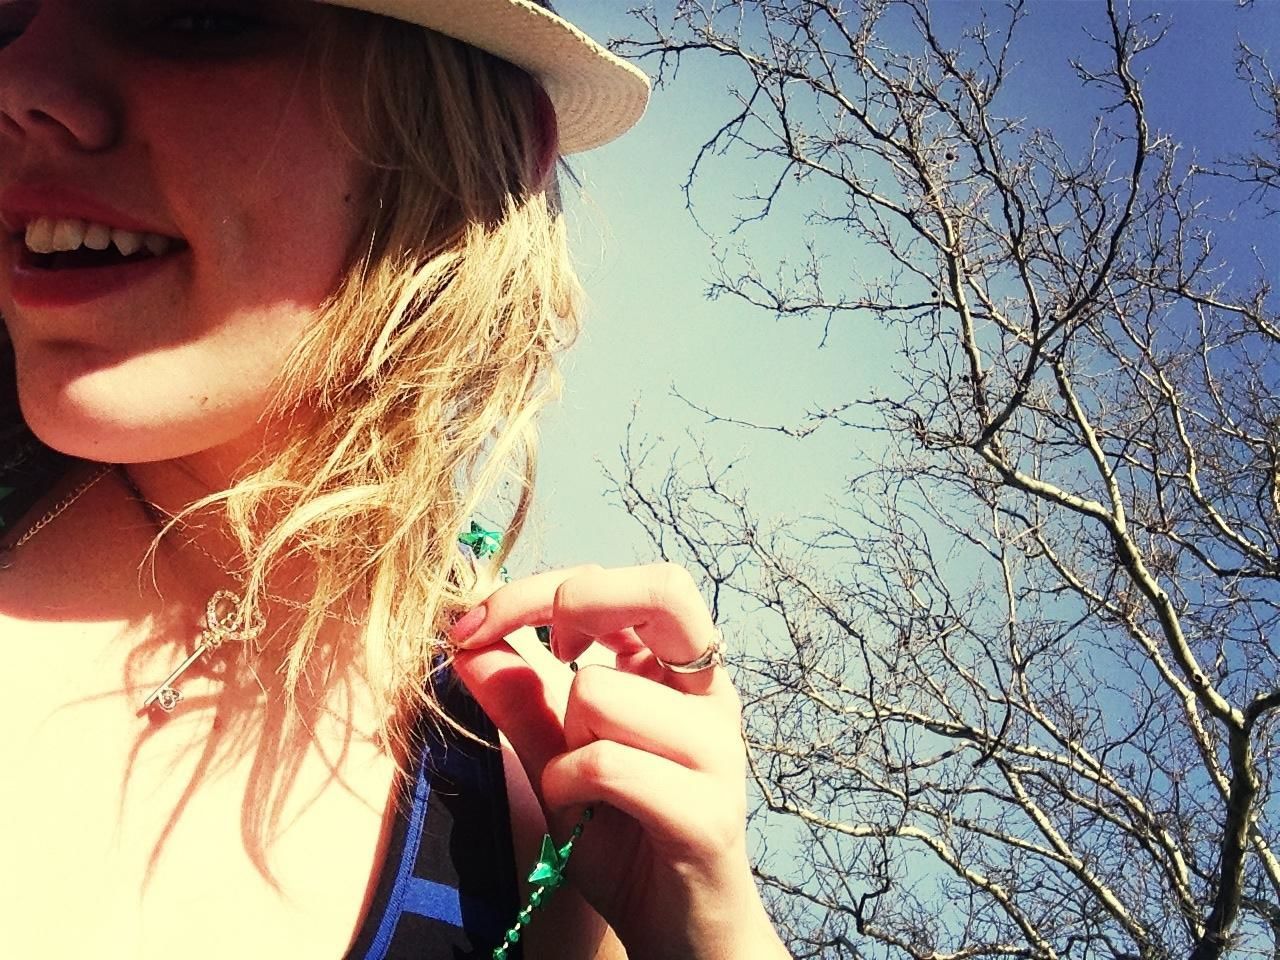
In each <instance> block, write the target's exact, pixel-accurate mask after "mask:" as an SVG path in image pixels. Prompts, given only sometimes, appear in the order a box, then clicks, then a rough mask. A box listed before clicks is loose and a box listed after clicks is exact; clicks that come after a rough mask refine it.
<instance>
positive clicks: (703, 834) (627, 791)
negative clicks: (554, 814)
mask: <svg viewBox="0 0 1280 960" xmlns="http://www.w3.org/2000/svg"><path fill="white" fill-rule="evenodd" d="M541 785H542V794H543V797H544V800H545V802H546V804H547V806H548V807H550V808H552V809H567V808H568V809H576V808H580V807H582V806H585V805H588V804H594V803H597V802H601V801H602V802H604V803H607V804H608V805H609V806H611V807H615V808H616V809H618V810H621V811H622V812H623V813H625V814H627V815H629V816H631V817H633V818H634V819H635V820H636V821H637V822H638V823H639V824H640V826H641V827H642V828H643V829H644V831H645V832H646V833H648V834H649V836H650V837H651V838H653V839H654V840H655V841H656V842H657V843H658V844H659V845H660V846H662V847H665V848H668V849H669V848H672V847H676V848H678V854H679V855H680V856H682V857H685V856H687V857H690V858H698V859H710V858H715V857H718V856H721V855H723V854H724V853H725V851H726V850H730V849H733V845H735V844H738V843H741V837H742V832H743V831H742V823H743V821H744V820H745V818H746V790H745V788H744V786H743V783H742V780H741V779H736V780H732V779H724V778H716V777H712V776H708V775H707V774H705V773H701V772H699V771H695V770H690V769H689V768H688V767H683V766H681V765H680V764H678V763H673V762H672V761H670V760H668V759H666V758H664V757H660V756H657V755H655V754H652V753H648V752H646V751H644V750H641V749H638V748H636V747H632V746H628V745H626V744H622V743H616V742H614V741H612V740H596V741H594V742H592V743H589V744H587V745H586V746H584V747H580V748H578V749H577V750H571V751H569V752H568V753H565V754H562V755H561V756H558V757H556V758H554V759H553V760H551V761H550V762H549V763H548V764H547V766H546V768H545V769H544V771H543V774H542V784H541ZM677 800H678V802H676V801H677Z"/></svg>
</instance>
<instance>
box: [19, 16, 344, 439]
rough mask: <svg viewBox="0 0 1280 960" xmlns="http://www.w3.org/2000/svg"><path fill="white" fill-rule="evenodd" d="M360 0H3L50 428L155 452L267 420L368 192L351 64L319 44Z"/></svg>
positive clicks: (26, 349)
mask: <svg viewBox="0 0 1280 960" xmlns="http://www.w3.org/2000/svg"><path fill="white" fill-rule="evenodd" d="M342 16H346V17H350V16H351V15H350V14H349V13H348V12H346V11H340V10H337V9H335V8H331V7H328V6H325V5H322V4H317V3H312V2H308V0H0V44H3V47H2V48H0V224H2V226H0V244H2V246H0V256H2V259H0V264H2V269H0V314H2V315H3V317H4V319H5V323H6V325H7V327H8V329H9V333H10V336H11V338H12V340H13V344H14V350H15V353H16V356H17V365H18V385H19V392H20V395H21V399H22V406H23V411H24V414H25V416H26V418H27V420H28V422H29V423H30V424H31V426H32V428H33V429H34V430H35V431H36V433H37V434H38V435H39V436H41V438H42V439H43V440H44V441H45V442H46V443H49V444H50V445H52V446H55V447H57V448H59V449H61V450H63V451H65V452H68V453H73V454H76V455H79V456H84V457H89V458H93V459H99V460H107V461H117V462H140V461H146V460H161V459H170V458H175V457H180V456H186V455H189V454H193V453H197V452H199V451H203V450H211V449H213V448H215V447H219V446H222V445H227V444H232V442H233V441H240V442H248V441H249V440H250V439H251V438H252V440H253V441H254V442H255V444H256V442H259V441H260V440H261V436H262V434H261V431H262V430H264V429H267V427H266V426H265V425H263V424H259V423H258V419H259V417H260V415H261V414H262V412H263V410H264V407H265V404H266V401H267V400H268V399H269V398H270V396H271V392H272V387H273V379H274V378H275V377H276V375H277V374H278V373H279V371H280V368H281V365H282V362H283V361H284V359H285V357H286V356H287V355H288V353H289V351H290V349H291V347H292V346H293V345H294V344H295V343H296V341H297V339H298V337H299V335H300V333H301V332H302V331H303V330H304V329H305V328H306V327H307V325H308V324H309V323H311V322H312V321H313V320H314V318H315V315H316V311H315V308H316V307H317V306H318V305H319V304H320V303H321V302H322V301H323V300H324V298H325V297H326V296H327V295H328V294H329V293H331V292H332V291H333V289H334V287H335V285H336V283H337V281H338V278H339V275H340V273H341V270H342V268H343V266H344V265H345V263H346V262H347V259H348V255H349V252H350V250H351V247H352V245H353V243H354V241H355V240H356V234H357V231H358V227H359V222H360V213H359V211H361V209H362V208H363V205H364V198H363V191H364V189H365V176H364V175H363V173H362V168H361V165H360V164H359V163H358V162H357V160H356V158H355V156H354V152H353V150H352V148H351V147H349V146H348V145H347V143H346V141H345V139H344V138H343V137H342V136H341V135H340V134H339V133H338V132H337V131H336V130H335V129H333V126H332V123H331V122H330V121H329V120H328V114H327V112H326V109H325V106H324V101H323V98H322V89H323V88H324V85H325V83H326V81H327V80H331V79H336V78H326V77H324V76H322V75H321V70H320V67H319V66H318V64H317V62H316V60H315V58H314V56H312V57H309V56H308V54H309V53H314V50H312V49H309V44H310V43H311V42H312V41H315V40H317V39H318V37H319V31H320V30H321V29H322V27H323V25H324V21H325V20H326V19H327V18H331V17H342ZM340 33H341V34H342V35H344V36H346V37H348V38H350V37H351V34H352V31H350V30H346V31H340ZM344 42H346V41H344ZM343 59H344V58H343V57H342V56H341V55H339V56H337V57H334V58H333V59H332V62H334V63H337V64H341V63H342V61H343ZM42 219H43V220H46V221H48V222H47V223H46V224H41V223H40V222H39V221H40V220H42ZM68 221H72V223H70V224H68V223H67V222H68ZM33 223H34V224H35V227H34V228H32V227H30V225H31V224H33ZM77 224H78V226H77ZM108 228H110V230H111V232H108ZM24 231H26V232H25V233H24ZM78 231H79V232H78ZM33 234H34V235H33ZM81 234H83V240H81ZM139 234H141V235H142V236H141V237H139V236H138V235H139ZM161 237H163V238H168V244H167V251H166V243H165V241H164V240H161V239H159V238H161ZM108 238H109V245H108ZM148 240H150V242H151V246H152V247H154V248H155V249H156V250H159V251H161V253H160V255H159V256H154V255H152V254H151V252H150V251H149V250H148V248H147V241H148ZM78 242H79V243H81V244H82V245H81V248H80V249H79V250H76V251H73V252H70V253H56V254H53V255H52V256H50V255H37V254H35V253H32V252H31V249H30V248H31V247H35V248H37V249H40V250H47V249H48V248H49V247H51V246H52V247H56V248H58V249H62V248H64V247H67V246H68V245H70V246H72V247H74V246H75V245H76V244H77V243H78ZM139 242H140V243H142V245H143V246H142V251H141V252H138V253H133V254H132V255H131V256H130V257H128V258H126V257H125V256H124V254H125V253H128V252H129V251H131V250H132V248H133V247H134V246H136V245H137V243H139ZM104 245H106V246H107V249H106V250H104V251H101V252H97V251H96V250H94V249H93V248H95V247H102V246H104Z"/></svg>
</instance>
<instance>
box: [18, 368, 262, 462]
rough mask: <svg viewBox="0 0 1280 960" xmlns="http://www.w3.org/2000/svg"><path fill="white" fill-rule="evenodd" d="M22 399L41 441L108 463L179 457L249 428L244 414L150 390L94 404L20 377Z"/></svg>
mask: <svg viewBox="0 0 1280 960" xmlns="http://www.w3.org/2000/svg"><path fill="white" fill-rule="evenodd" d="M18 399H19V402H20V405H21V408H22V415H23V418H24V419H25V420H26V422H27V425H28V426H29V427H30V428H31V432H32V433H34V434H35V435H36V437H37V438H39V440H40V442H41V443H43V444H45V446H48V447H51V448H52V449H54V450H57V451H59V452H61V453H65V454H67V455H69V456H73V457H79V458H81V459H85V460H96V461H99V462H102V463H154V462H157V461H161V460H175V459H178V458H180V457H188V456H191V455H192V454H195V453H199V452H201V451H205V450H209V449H212V448H215V447H218V446H220V445H222V444H225V443H228V442H230V441H231V440H233V439H235V438H236V437H237V436H238V435H240V434H242V433H243V432H244V424H243V422H242V421H239V418H231V417H226V416H219V415H216V414H211V413H210V412H209V411H208V410H201V409H198V408H197V409H190V408H189V407H190V400H186V402H185V403H184V402H182V401H181V400H179V398H175V397H162V396H148V394H147V391H145V390H144V389H139V390H136V391H134V392H133V393H132V395H123V396H122V395H121V394H119V393H116V394H113V395H112V396H111V397H109V398H107V399H109V401H110V402H98V403H94V402H87V400H88V399H89V398H85V397H84V396H77V395H76V394H75V393H71V394H68V393H62V392H59V393H54V392H50V391H44V390H24V389H23V388H22V384H21V381H20V382H19V390H18ZM184 399H185V398H184ZM250 422H252V418H250Z"/></svg>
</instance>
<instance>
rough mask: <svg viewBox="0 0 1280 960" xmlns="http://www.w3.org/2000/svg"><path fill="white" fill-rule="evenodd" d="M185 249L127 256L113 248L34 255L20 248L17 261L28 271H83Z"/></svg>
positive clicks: (141, 251)
mask: <svg viewBox="0 0 1280 960" xmlns="http://www.w3.org/2000/svg"><path fill="white" fill-rule="evenodd" d="M185 249H186V245H185V244H182V245H175V246H173V247H172V248H171V249H170V250H168V251H167V252H166V253H163V254H159V255H157V254H154V253H152V252H151V251H149V250H139V251H138V252H137V253H132V254H130V255H128V256H125V255H124V254H122V253H120V251H118V250H116V249H115V248H114V247H110V248H108V249H106V250H90V249H88V248H87V247H81V248H80V249H79V250H69V251H59V252H57V253H36V252H34V251H32V250H29V249H27V248H26V247H25V246H24V247H23V248H22V251H21V254H20V257H19V260H20V263H21V265H22V266H23V267H26V268H27V269H29V270H84V269H86V268H91V267H121V266H125V265H127V264H131V263H140V262H142V261H144V260H156V259H158V256H170V255H172V254H175V253H180V252H181V251H183V250H185Z"/></svg>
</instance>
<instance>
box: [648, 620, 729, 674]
mask: <svg viewBox="0 0 1280 960" xmlns="http://www.w3.org/2000/svg"><path fill="white" fill-rule="evenodd" d="M724 650H725V643H724V635H723V634H721V633H720V629H719V628H718V627H717V628H716V634H715V636H714V637H713V638H712V639H711V642H710V643H709V644H707V649H705V650H703V651H702V653H700V654H699V655H698V656H696V657H694V658H693V659H692V660H690V661H688V662H687V663H667V661H665V660H663V659H662V658H661V657H659V656H658V655H657V654H654V659H655V660H657V661H658V663H659V664H660V665H661V666H663V667H666V668H667V669H668V670H670V671H671V672H672V673H701V672H702V671H703V670H710V669H711V668H712V667H718V666H720V665H722V664H723V663H724Z"/></svg>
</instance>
